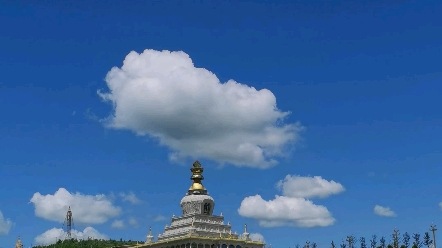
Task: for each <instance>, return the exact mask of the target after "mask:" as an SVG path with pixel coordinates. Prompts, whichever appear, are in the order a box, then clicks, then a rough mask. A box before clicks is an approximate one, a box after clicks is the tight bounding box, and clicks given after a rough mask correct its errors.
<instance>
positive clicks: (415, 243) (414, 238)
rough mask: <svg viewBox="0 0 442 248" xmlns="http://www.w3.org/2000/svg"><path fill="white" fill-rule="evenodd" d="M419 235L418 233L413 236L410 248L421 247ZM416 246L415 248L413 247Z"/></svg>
mask: <svg viewBox="0 0 442 248" xmlns="http://www.w3.org/2000/svg"><path fill="white" fill-rule="evenodd" d="M420 238H421V235H420V234H419V233H414V234H413V240H414V241H413V246H412V248H421V247H422V241H420ZM414 246H416V247H414Z"/></svg>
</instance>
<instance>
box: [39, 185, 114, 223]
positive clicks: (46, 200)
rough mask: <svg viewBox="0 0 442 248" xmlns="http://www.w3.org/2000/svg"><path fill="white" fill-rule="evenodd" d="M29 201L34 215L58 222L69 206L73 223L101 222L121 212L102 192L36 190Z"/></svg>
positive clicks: (61, 220)
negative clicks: (42, 191) (92, 193)
mask: <svg viewBox="0 0 442 248" xmlns="http://www.w3.org/2000/svg"><path fill="white" fill-rule="evenodd" d="M31 202H32V203H33V204H34V207H35V215H36V216H38V217H41V218H44V219H47V220H52V221H58V222H63V221H64V219H65V217H66V212H67V210H68V207H69V206H70V207H71V210H72V215H73V220H74V224H75V223H78V224H101V223H104V222H106V221H107V220H109V219H110V218H113V217H116V216H118V215H120V213H121V209H120V208H119V207H116V206H114V205H113V203H112V201H110V200H109V199H108V198H107V197H106V196H105V195H103V194H97V195H84V194H81V193H78V192H77V193H74V194H71V193H69V191H67V190H66V189H64V188H60V189H58V190H57V191H56V192H55V194H53V195H51V194H47V195H42V194H40V193H39V192H37V193H35V194H34V195H33V196H32V198H31Z"/></svg>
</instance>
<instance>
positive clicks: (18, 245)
mask: <svg viewBox="0 0 442 248" xmlns="http://www.w3.org/2000/svg"><path fill="white" fill-rule="evenodd" d="M15 248H23V244H22V243H21V240H20V236H18V239H17V242H15Z"/></svg>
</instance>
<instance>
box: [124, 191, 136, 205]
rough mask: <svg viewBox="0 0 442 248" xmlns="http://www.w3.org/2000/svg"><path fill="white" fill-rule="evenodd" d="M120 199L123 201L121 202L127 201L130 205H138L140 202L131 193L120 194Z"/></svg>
mask: <svg viewBox="0 0 442 248" xmlns="http://www.w3.org/2000/svg"><path fill="white" fill-rule="evenodd" d="M120 197H121V198H122V199H123V201H127V202H130V203H132V204H140V203H141V200H140V199H138V197H137V196H136V195H135V194H134V193H133V192H129V193H124V192H122V193H120Z"/></svg>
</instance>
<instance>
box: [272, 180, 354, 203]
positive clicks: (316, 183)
mask: <svg viewBox="0 0 442 248" xmlns="http://www.w3.org/2000/svg"><path fill="white" fill-rule="evenodd" d="M277 187H278V188H280V189H282V194H283V195H285V196H288V197H298V198H315V197H318V198H325V197H328V196H330V195H336V194H339V193H342V192H343V191H344V190H345V188H344V186H342V184H340V183H337V182H335V181H327V180H325V179H323V178H322V177H320V176H315V177H301V176H291V175H287V176H286V177H285V178H284V180H280V181H279V182H278V184H277Z"/></svg>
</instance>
